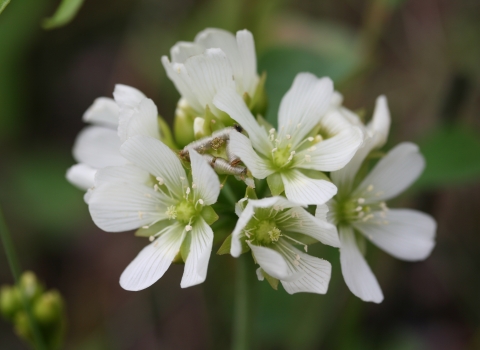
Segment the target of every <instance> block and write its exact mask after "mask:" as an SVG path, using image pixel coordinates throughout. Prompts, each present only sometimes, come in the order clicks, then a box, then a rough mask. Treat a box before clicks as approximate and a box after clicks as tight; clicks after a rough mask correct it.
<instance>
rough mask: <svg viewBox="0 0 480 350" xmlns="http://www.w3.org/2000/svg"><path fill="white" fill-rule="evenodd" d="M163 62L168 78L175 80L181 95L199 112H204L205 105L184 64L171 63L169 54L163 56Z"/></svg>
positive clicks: (174, 82) (174, 83)
mask: <svg viewBox="0 0 480 350" xmlns="http://www.w3.org/2000/svg"><path fill="white" fill-rule="evenodd" d="M162 64H163V67H164V68H165V71H166V73H167V76H168V78H169V79H170V80H171V81H172V82H173V85H175V87H176V88H177V90H178V92H179V93H180V95H181V96H182V97H183V98H184V99H185V100H186V101H187V102H188V104H189V105H190V106H191V107H192V108H193V109H194V110H195V111H197V113H200V114H201V113H202V112H203V111H204V109H205V105H202V104H201V103H200V101H199V100H198V98H197V94H196V92H195V90H193V88H192V86H191V83H190V80H191V79H190V78H189V76H188V73H187V70H186V68H185V65H184V64H179V63H175V62H173V63H170V61H169V59H168V57H167V56H162Z"/></svg>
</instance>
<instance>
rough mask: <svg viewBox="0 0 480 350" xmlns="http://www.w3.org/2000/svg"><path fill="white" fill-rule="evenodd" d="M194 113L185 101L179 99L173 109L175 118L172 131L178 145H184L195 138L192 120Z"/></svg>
mask: <svg viewBox="0 0 480 350" xmlns="http://www.w3.org/2000/svg"><path fill="white" fill-rule="evenodd" d="M194 119H195V113H194V111H193V109H192V108H191V107H190V106H189V105H188V103H187V101H186V100H184V99H180V101H178V104H177V109H176V110H175V119H174V121H173V133H174V135H175V140H176V141H177V144H178V146H180V147H182V148H183V147H185V146H186V145H188V144H189V143H190V142H192V141H194V140H195V135H194V131H193V120H194Z"/></svg>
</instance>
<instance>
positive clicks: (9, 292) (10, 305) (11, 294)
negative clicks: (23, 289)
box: [0, 286, 22, 321]
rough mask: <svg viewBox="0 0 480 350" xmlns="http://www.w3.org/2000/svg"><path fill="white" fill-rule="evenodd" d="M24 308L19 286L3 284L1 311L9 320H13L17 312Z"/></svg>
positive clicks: (0, 296) (0, 299)
mask: <svg viewBox="0 0 480 350" xmlns="http://www.w3.org/2000/svg"><path fill="white" fill-rule="evenodd" d="M21 309H22V301H21V299H20V293H19V291H18V288H17V287H15V286H13V287H10V286H2V288H1V289H0V312H1V313H2V315H3V317H5V318H6V319H7V320H9V321H12V320H13V318H14V316H15V314H16V313H17V312H18V311H19V310H21Z"/></svg>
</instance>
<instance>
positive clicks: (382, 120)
mask: <svg viewBox="0 0 480 350" xmlns="http://www.w3.org/2000/svg"><path fill="white" fill-rule="evenodd" d="M390 123H391V118H390V111H389V109H388V103H387V98H386V97H385V96H383V95H382V96H379V97H378V98H377V101H376V103H375V111H374V112H373V117H372V120H371V121H370V123H369V124H368V126H367V129H368V131H369V132H370V134H371V135H372V137H373V138H374V139H375V145H374V147H375V148H380V147H382V146H383V145H384V144H385V142H387V138H388V132H389V131H390Z"/></svg>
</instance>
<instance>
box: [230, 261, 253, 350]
mask: <svg viewBox="0 0 480 350" xmlns="http://www.w3.org/2000/svg"><path fill="white" fill-rule="evenodd" d="M246 264H247V261H246V258H245V257H242V256H240V257H239V258H238V259H237V272H236V278H235V299H234V302H235V304H234V315H233V317H234V318H233V342H232V350H246V349H248V348H249V338H248V284H247V266H246Z"/></svg>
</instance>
